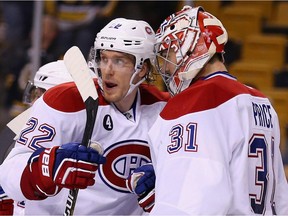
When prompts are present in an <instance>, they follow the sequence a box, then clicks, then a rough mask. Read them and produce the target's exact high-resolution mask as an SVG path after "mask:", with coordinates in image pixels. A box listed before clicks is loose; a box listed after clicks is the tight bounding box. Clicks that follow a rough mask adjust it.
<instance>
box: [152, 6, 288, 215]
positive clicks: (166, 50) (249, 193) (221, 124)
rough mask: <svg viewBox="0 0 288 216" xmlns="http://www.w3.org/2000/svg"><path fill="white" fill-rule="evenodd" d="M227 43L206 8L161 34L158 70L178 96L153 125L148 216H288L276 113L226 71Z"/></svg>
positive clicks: (185, 14)
mask: <svg viewBox="0 0 288 216" xmlns="http://www.w3.org/2000/svg"><path fill="white" fill-rule="evenodd" d="M227 40H228V35H227V32H226V30H225V28H224V27H223V25H222V23H221V22H220V21H219V20H218V19H217V18H216V17H214V16H213V15H211V14H210V13H208V12H205V11H204V9H203V8H201V7H195V8H191V7H188V6H187V7H184V8H183V9H182V10H181V11H179V12H177V13H175V14H173V15H171V16H169V17H168V18H167V19H166V20H165V21H164V22H163V23H162V24H161V26H160V28H159V30H158V31H157V33H156V52H157V62H156V67H157V70H158V71H159V73H160V74H161V75H162V77H163V79H164V81H165V83H166V86H167V88H168V89H169V91H170V93H171V95H172V96H174V97H172V98H171V99H170V100H169V102H168V103H167V105H166V106H165V108H164V109H163V111H162V112H161V113H160V115H159V117H158V118H157V120H156V122H155V124H154V125H153V126H152V127H151V129H150V130H149V137H150V138H151V156H152V162H153V166H154V169H155V174H156V185H155V206H154V208H153V209H152V211H151V215H203V214H205V215H216V214H217V215H252V214H268V215H272V214H273V215H274V214H280V215H287V214H288V187H287V181H286V178H285V173H284V169H283V163H282V158H281V154H280V148H279V143H280V134H279V133H280V132H279V121H278V117H277V114H276V112H275V110H274V108H273V106H272V105H271V103H270V101H269V100H268V98H267V97H266V96H265V95H263V94H262V93H261V92H259V91H258V90H256V89H254V88H252V87H249V86H246V85H243V84H241V83H240V82H238V81H237V79H236V78H235V77H233V76H231V75H230V74H229V73H228V72H227V68H226V67H225V65H224V63H223V62H224V59H223V54H224V45H225V43H226V42H227ZM232 72H233V71H232Z"/></svg>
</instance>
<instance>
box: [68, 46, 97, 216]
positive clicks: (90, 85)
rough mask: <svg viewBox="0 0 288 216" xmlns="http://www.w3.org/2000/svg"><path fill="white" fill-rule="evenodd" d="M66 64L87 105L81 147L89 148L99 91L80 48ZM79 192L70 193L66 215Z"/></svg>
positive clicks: (72, 206)
mask: <svg viewBox="0 0 288 216" xmlns="http://www.w3.org/2000/svg"><path fill="white" fill-rule="evenodd" d="M64 63H65V65H66V67H67V70H68V71H69V73H70V74H71V76H72V78H73V80H74V82H75V84H76V86H77V89H78V91H79V92H80V95H81V97H82V99H83V101H84V103H85V108H86V115H87V120H86V125H85V130H84V135H83V139H82V142H81V145H84V146H89V143H90V139H91V136H92V132H93V128H94V123H95V120H96V115H97V109H98V94H97V90H96V87H95V85H94V82H93V79H92V77H91V75H90V71H89V68H88V65H87V62H86V60H85V58H84V56H83V54H82V52H81V51H80V49H79V48H78V47H76V46H73V47H71V48H70V49H69V50H68V51H67V52H66V53H65V55H64ZM78 191H79V189H73V190H70V191H69V195H68V199H67V202H66V207H65V212H64V215H73V212H74V208H75V204H76V199H77V195H78Z"/></svg>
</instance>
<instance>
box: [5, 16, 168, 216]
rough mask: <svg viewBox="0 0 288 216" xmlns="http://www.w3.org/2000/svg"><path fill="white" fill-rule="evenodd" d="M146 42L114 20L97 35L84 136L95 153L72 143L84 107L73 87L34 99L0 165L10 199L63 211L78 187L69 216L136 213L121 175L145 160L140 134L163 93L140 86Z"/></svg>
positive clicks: (30, 208)
mask: <svg viewBox="0 0 288 216" xmlns="http://www.w3.org/2000/svg"><path fill="white" fill-rule="evenodd" d="M154 43H155V34H154V32H153V30H152V28H151V26H150V25H149V24H148V23H146V22H144V21H136V20H129V19H123V18H118V19H115V20H112V21H111V22H110V23H109V24H107V26H105V27H104V28H103V29H102V30H101V31H100V32H99V33H98V34H97V37H96V39H95V43H94V51H95V59H94V63H95V71H96V72H97V75H98V82H99V83H97V82H96V80H95V86H96V88H97V90H98V94H99V107H98V112H97V118H96V123H95V127H94V131H93V134H92V138H91V140H92V141H97V142H99V143H101V144H102V147H103V149H104V152H103V154H99V153H98V152H97V151H95V150H94V149H92V148H90V147H87V148H86V147H84V146H81V145H79V143H80V142H81V140H82V137H83V132H84V128H85V122H86V111H85V107H84V103H83V101H82V99H81V97H80V94H79V93H78V90H77V88H76V86H75V85H74V84H64V85H60V86H58V87H55V88H52V89H50V90H48V91H47V92H45V94H44V95H43V96H42V97H40V98H39V99H38V100H37V101H36V102H35V104H34V105H33V108H32V110H31V114H30V118H29V120H28V122H27V123H26V127H24V129H23V130H22V132H21V134H20V136H19V139H18V140H17V142H16V146H15V148H14V149H13V150H12V152H11V153H10V154H9V156H8V158H7V159H6V160H5V162H4V163H3V164H2V166H1V167H0V172H1V173H3V172H5V173H6V175H5V176H3V175H1V176H0V182H1V184H2V186H3V188H4V190H6V192H7V193H8V194H9V195H11V196H12V198H14V199H17V200H22V199H27V201H26V210H25V211H26V214H34V215H40V214H50V215H57V214H63V213H64V209H65V204H66V200H67V198H68V189H71V188H80V189H83V190H80V191H79V194H78V198H77V203H76V207H75V211H74V213H75V215H107V214H109V215H113V214H118V215H127V214H129V215H134V214H138V215H139V214H142V213H143V210H142V208H140V207H139V205H138V201H137V196H135V195H134V194H131V193H129V191H128V189H127V188H126V185H125V179H126V178H127V176H128V175H129V174H130V172H131V171H133V170H134V169H135V168H137V167H138V166H140V165H143V164H145V163H147V162H149V161H150V151H149V143H148V133H147V132H148V129H149V128H150V127H151V125H152V124H153V122H154V121H155V119H156V117H157V114H158V113H159V112H160V111H161V109H162V108H163V106H164V105H165V104H166V100H167V99H168V98H169V95H168V94H163V93H161V92H160V91H159V90H158V89H157V88H156V87H153V86H152V85H150V84H142V82H143V81H144V80H146V81H147V82H149V79H150V73H151V71H152V69H153V66H152V64H151V62H150V59H151V58H153V57H154V53H153V48H154ZM16 162H17V163H16ZM11 170H13V172H11ZM94 183H95V184H94ZM34 200H35V201H34ZM39 200H41V201H39Z"/></svg>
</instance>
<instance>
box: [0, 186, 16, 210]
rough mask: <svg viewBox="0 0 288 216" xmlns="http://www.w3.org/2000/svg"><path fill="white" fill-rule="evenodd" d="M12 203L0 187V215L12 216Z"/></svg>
mask: <svg viewBox="0 0 288 216" xmlns="http://www.w3.org/2000/svg"><path fill="white" fill-rule="evenodd" d="M13 202H14V201H13V200H12V199H10V198H9V197H8V196H7V194H6V193H5V192H4V190H3V188H2V187H1V186H0V215H13V208H14V207H13Z"/></svg>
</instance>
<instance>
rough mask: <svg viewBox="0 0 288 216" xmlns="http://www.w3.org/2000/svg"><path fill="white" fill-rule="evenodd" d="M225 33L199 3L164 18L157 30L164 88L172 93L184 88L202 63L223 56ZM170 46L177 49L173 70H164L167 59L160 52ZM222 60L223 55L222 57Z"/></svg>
mask: <svg viewBox="0 0 288 216" xmlns="http://www.w3.org/2000/svg"><path fill="white" fill-rule="evenodd" d="M227 40H228V34H227V32H226V30H225V28H224V27H223V25H222V23H221V22H220V21H219V20H218V19H217V18H216V17H215V16H213V15H211V14H210V13H208V12H205V11H204V9H203V8H202V7H195V8H192V7H190V6H184V8H183V9H182V10H181V11H179V12H177V13H174V14H172V15H171V16H169V17H168V18H166V20H165V21H164V22H163V23H162V24H161V25H160V28H159V29H158V31H157V32H156V45H155V50H156V56H157V58H156V69H157V70H158V71H159V73H160V74H161V75H162V78H163V80H164V82H165V84H166V86H167V89H168V90H169V92H170V93H171V94H172V95H175V94H177V93H179V92H181V91H183V90H184V89H186V88H187V87H188V86H189V85H190V83H191V81H192V80H193V78H194V77H195V76H196V75H197V74H198V73H199V72H200V70H201V69H202V68H203V67H204V66H205V64H206V63H207V62H208V61H209V60H210V59H211V58H212V57H213V56H214V54H215V53H220V54H221V55H222V58H223V54H224V45H225V44H226V42H227ZM170 49H173V51H174V52H175V53H176V64H175V71H174V72H173V74H172V75H170V74H168V73H165V71H166V66H167V64H168V63H170V64H173V63H172V62H171V61H169V58H168V56H163V54H164V55H165V54H166V53H165V52H163V51H165V50H166V51H168V52H167V54H168V53H169V50H170ZM223 61H224V58H223Z"/></svg>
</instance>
